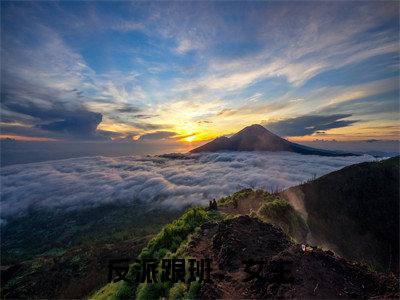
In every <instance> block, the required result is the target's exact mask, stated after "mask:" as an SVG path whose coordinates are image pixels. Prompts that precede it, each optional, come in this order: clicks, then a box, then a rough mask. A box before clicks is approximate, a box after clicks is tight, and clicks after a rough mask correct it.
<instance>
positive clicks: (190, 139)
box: [184, 135, 196, 143]
mask: <svg viewBox="0 0 400 300" xmlns="http://www.w3.org/2000/svg"><path fill="white" fill-rule="evenodd" d="M195 137H196V136H195V135H191V136H188V137H185V138H184V140H185V141H186V142H189V143H191V142H193V141H194V139H195Z"/></svg>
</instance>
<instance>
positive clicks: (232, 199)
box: [218, 189, 254, 206]
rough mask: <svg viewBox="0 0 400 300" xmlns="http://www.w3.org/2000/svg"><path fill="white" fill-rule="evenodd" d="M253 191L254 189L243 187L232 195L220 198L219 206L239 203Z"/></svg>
mask: <svg viewBox="0 0 400 300" xmlns="http://www.w3.org/2000/svg"><path fill="white" fill-rule="evenodd" d="M252 193H254V191H253V190H252V189H242V190H240V191H238V192H236V193H233V194H232V195H230V196H227V197H224V198H221V199H219V200H218V206H224V205H227V204H230V203H233V205H237V204H238V201H239V200H241V199H244V198H247V197H248V196H249V195H251V194H252Z"/></svg>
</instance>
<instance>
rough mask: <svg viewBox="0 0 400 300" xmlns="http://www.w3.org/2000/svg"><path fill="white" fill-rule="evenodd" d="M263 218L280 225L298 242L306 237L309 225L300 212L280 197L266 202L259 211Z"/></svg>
mask: <svg viewBox="0 0 400 300" xmlns="http://www.w3.org/2000/svg"><path fill="white" fill-rule="evenodd" d="M258 213H259V215H260V217H261V218H263V219H265V221H267V222H269V223H271V224H272V225H275V226H277V227H280V228H281V229H282V230H283V231H284V232H285V233H286V234H287V235H288V236H290V237H292V238H294V239H295V240H296V241H298V242H302V241H304V240H305V239H306V236H307V233H308V227H307V224H306V223H305V221H304V220H303V218H302V217H301V216H300V214H299V213H298V212H297V211H296V210H295V209H294V208H293V207H292V206H291V205H290V204H289V203H288V202H287V201H284V200H281V199H279V198H275V199H274V200H270V201H268V202H266V203H264V204H263V205H262V206H261V207H260V209H259V211H258Z"/></svg>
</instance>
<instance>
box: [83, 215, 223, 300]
mask: <svg viewBox="0 0 400 300" xmlns="http://www.w3.org/2000/svg"><path fill="white" fill-rule="evenodd" d="M221 218H222V217H221V215H220V214H219V213H218V212H217V211H206V210H205V209H204V208H200V207H194V208H190V209H188V210H187V211H186V212H185V213H184V214H183V215H182V216H181V217H180V218H179V219H177V220H176V221H174V222H172V223H171V224H168V225H166V226H164V227H163V228H162V229H161V231H160V232H159V233H158V234H157V235H156V236H155V237H154V238H153V239H152V240H151V241H150V242H149V243H148V245H147V246H146V247H145V248H143V250H142V252H141V253H140V254H139V257H138V258H139V259H145V258H154V259H157V260H159V261H161V260H162V259H163V258H174V257H179V258H187V257H186V256H185V248H186V245H187V243H188V242H189V241H190V237H191V235H192V234H195V232H196V229H197V228H199V226H200V225H202V224H204V223H206V222H216V221H218V220H221ZM159 268H160V266H159ZM133 270H134V265H132V266H131V268H130V271H129V272H128V276H127V278H128V279H130V280H132V282H133V281H134V271H133ZM157 278H158V282H157V283H153V284H139V285H138V286H135V285H134V284H132V285H129V284H128V283H127V282H121V281H120V282H116V283H114V282H112V283H109V284H107V285H106V286H104V287H103V288H102V289H100V290H99V291H97V292H96V293H95V294H94V295H92V296H91V297H90V298H91V299H124V298H132V297H133V296H136V298H137V299H159V298H162V297H169V298H173V299H181V298H185V299H187V298H191V297H193V296H194V295H195V294H196V292H197V291H198V289H199V284H198V283H196V282H192V283H191V284H186V283H175V284H172V283H170V282H165V283H162V282H160V272H158V274H157Z"/></svg>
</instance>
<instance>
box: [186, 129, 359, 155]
mask: <svg viewBox="0 0 400 300" xmlns="http://www.w3.org/2000/svg"><path fill="white" fill-rule="evenodd" d="M220 151H274V152H276V151H287V152H295V153H300V154H306V155H321V156H350V155H355V154H353V153H344V152H336V151H329V150H321V149H316V148H311V147H306V146H302V145H299V144H296V143H292V142H289V141H288V140H285V139H283V138H281V137H280V136H278V135H276V134H274V133H272V132H271V131H269V130H268V129H266V128H265V127H263V126H261V125H258V124H254V125H251V126H247V127H245V128H243V129H242V130H240V131H239V132H238V133H236V134H234V135H232V136H231V137H229V138H228V137H225V136H223V137H218V138H216V139H215V140H213V141H211V142H209V143H207V144H205V145H202V146H200V147H197V148H195V149H192V150H191V151H190V153H199V152H220Z"/></svg>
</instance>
